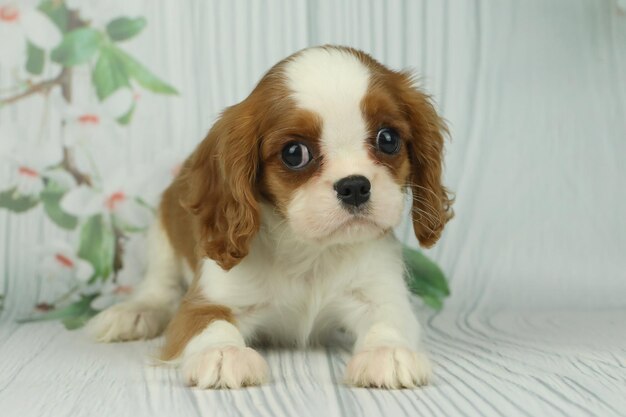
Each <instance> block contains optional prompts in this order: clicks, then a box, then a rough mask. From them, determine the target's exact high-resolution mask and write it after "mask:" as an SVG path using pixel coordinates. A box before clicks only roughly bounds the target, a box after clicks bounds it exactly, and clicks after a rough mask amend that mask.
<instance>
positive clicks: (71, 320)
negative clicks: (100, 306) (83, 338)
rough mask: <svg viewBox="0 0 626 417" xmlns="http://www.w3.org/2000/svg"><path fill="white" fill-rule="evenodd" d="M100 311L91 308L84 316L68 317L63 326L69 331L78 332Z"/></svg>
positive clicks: (63, 321)
mask: <svg viewBox="0 0 626 417" xmlns="http://www.w3.org/2000/svg"><path fill="white" fill-rule="evenodd" d="M98 313H99V311H98V310H94V309H93V308H91V307H90V308H89V309H88V310H86V311H85V312H84V313H83V314H81V315H79V316H74V317H66V318H64V319H63V320H62V323H63V325H64V326H65V328H66V329H67V330H76V329H80V328H81V327H83V326H84V325H85V324H86V323H87V322H88V321H89V319H90V318H92V317H93V316H95V315H96V314H98Z"/></svg>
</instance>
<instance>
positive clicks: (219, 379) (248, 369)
mask: <svg viewBox="0 0 626 417" xmlns="http://www.w3.org/2000/svg"><path fill="white" fill-rule="evenodd" d="M181 371H182V374H183V378H184V379H185V382H186V383H187V384H188V385H191V386H193V385H195V386H197V387H198V388H240V387H244V386H251V385H260V384H262V383H264V382H266V381H267V379H268V374H269V368H268V366H267V363H266V362H265V359H263V357H262V356H261V355H259V354H258V353H257V352H256V351H255V350H254V349H251V348H248V347H246V348H240V347H236V346H228V347H224V348H219V349H207V350H204V351H202V352H198V353H194V354H192V355H190V356H188V357H186V358H185V359H184V360H183V363H182V367H181Z"/></svg>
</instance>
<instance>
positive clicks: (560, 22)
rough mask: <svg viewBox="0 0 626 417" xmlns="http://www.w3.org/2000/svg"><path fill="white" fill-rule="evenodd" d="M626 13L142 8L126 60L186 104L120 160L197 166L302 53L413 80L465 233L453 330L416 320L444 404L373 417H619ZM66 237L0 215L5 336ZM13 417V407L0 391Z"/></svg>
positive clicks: (21, 117)
mask: <svg viewBox="0 0 626 417" xmlns="http://www.w3.org/2000/svg"><path fill="white" fill-rule="evenodd" d="M625 13H626V12H625V11H624V10H622V9H620V8H619V7H618V4H617V3H616V2H614V1H610V0H605V1H603V0H597V1H592V0H550V1H545V0H529V1H497V2H496V1H493V2H488V1H478V0H476V1H461V0H447V1H410V0H405V1H384V2H383V1H373V0H371V1H357V0H353V1H347V0H346V1H332V0H322V1H312V0H311V1H304V0H296V1H293V0H284V1H278V0H273V1H151V2H145V13H144V15H145V16H146V18H147V20H148V27H147V29H146V31H145V33H143V34H142V36H139V37H138V38H137V39H136V40H133V41H130V42H129V43H128V44H127V45H126V48H127V50H129V51H132V52H134V54H135V55H136V56H137V57H139V58H140V59H141V60H142V61H143V62H145V63H146V64H147V66H148V67H150V68H151V69H152V70H153V71H154V72H155V73H157V74H159V75H160V76H161V77H162V78H163V79H165V80H167V81H168V82H169V83H170V84H172V85H173V86H175V87H176V88H177V89H178V90H179V92H180V96H178V97H165V96H156V95H150V94H148V93H146V95H145V96H143V97H142V98H141V101H140V104H141V108H140V109H139V110H138V113H137V115H136V117H135V120H134V121H133V123H132V124H131V126H130V127H129V128H128V129H127V130H126V132H125V133H124V135H125V136H124V140H123V141H122V142H123V145H122V146H120V147H116V148H115V152H116V156H115V158H116V163H117V164H118V165H120V166H121V167H126V168H128V169H129V170H131V171H132V169H133V167H136V166H140V165H143V164H146V163H150V162H151V161H153V160H155V158H158V157H159V156H161V155H163V153H164V152H165V153H172V154H175V155H179V156H180V155H185V154H186V153H187V152H189V151H190V150H191V149H192V148H193V146H194V145H195V144H196V143H197V142H198V141H199V140H200V139H201V138H202V137H203V134H204V133H205V132H206V131H207V129H208V128H209V127H210V125H211V123H212V121H213V120H214V119H215V117H216V115H217V113H218V112H219V111H220V110H221V109H222V108H223V107H225V106H227V105H230V104H233V103H235V102H237V101H239V100H241V99H242V98H244V97H245V96H246V95H247V94H248V93H249V92H250V90H251V88H252V87H253V86H254V84H255V83H256V81H258V79H259V77H260V76H261V75H262V74H263V73H264V71H266V70H267V69H268V68H269V67H270V66H271V65H273V64H274V63H275V62H277V61H278V60H280V59H282V58H283V57H285V56H287V55H289V54H291V53H292V52H294V51H296V50H298V49H300V48H303V47H306V46H308V45H317V44H324V43H336V44H344V45H350V46H353V47H356V48H361V49H364V50H365V51H367V52H369V53H371V54H372V55H373V56H374V57H375V58H377V59H378V60H380V61H381V62H383V63H385V64H386V65H388V66H390V67H393V68H404V67H413V68H415V69H416V70H417V71H418V73H419V74H420V75H421V77H422V79H423V85H424V88H425V89H426V90H427V91H428V92H430V93H431V94H432V95H433V97H434V99H435V101H436V102H437V103H438V107H439V109H440V110H441V112H442V113H443V115H444V116H445V118H446V119H447V120H448V122H449V126H450V132H451V139H452V140H451V141H450V142H449V143H448V146H447V155H446V175H445V177H446V183H447V185H448V186H449V188H450V189H451V190H453V191H454V192H455V193H456V197H457V198H456V203H455V205H454V209H455V212H456V217H455V218H454V220H453V221H452V222H451V223H450V224H449V226H448V228H447V230H446V231H445V233H444V235H443V238H442V239H441V241H440V243H439V244H438V245H437V246H436V247H435V248H434V249H433V250H430V251H428V254H429V256H431V257H433V258H434V259H435V260H436V261H437V262H438V263H439V264H440V265H441V266H442V268H443V269H444V271H445V272H446V274H447V276H448V277H449V280H450V285H451V290H452V296H451V298H449V299H448V300H447V302H446V305H445V307H444V312H443V313H441V314H439V315H432V314H431V313H429V312H424V313H423V316H422V318H423V319H424V321H426V322H427V323H426V327H427V328H426V330H425V333H426V334H427V344H428V346H429V349H430V350H431V351H433V352H434V353H433V355H434V358H435V361H436V364H437V365H438V367H439V370H440V374H439V375H440V377H439V378H440V379H439V380H438V381H439V384H440V387H439V388H438V387H435V388H432V390H431V391H428V390H427V391H425V392H426V394H420V395H422V397H421V398H422V399H423V401H424V402H422V403H419V401H418V403H417V405H416V404H414V403H412V402H411V401H412V400H411V401H409V400H407V398H405V396H400V397H394V396H389V397H387V396H386V395H387V394H376V395H375V396H378V397H376V400H375V401H374V400H372V401H373V402H372V403H371V404H372V405H371V407H372V410H376V409H378V408H376V407H382V408H380V409H381V410H382V409H385V410H393V409H395V408H393V407H397V405H394V404H396V401H397V402H399V403H400V404H401V403H402V402H403V401H405V402H406V406H407V407H409V408H410V407H416V408H417V409H421V410H422V412H425V413H426V411H428V410H430V411H433V412H437V411H439V412H441V414H442V415H451V414H470V415H471V414H475V413H476V412H477V411H478V409H482V410H484V411H485V413H492V414H497V413H499V412H501V411H502V410H505V411H506V413H505V414H506V415H509V416H510V415H524V414H527V410H531V409H532V410H534V411H535V412H529V414H528V415H548V414H550V415H568V416H573V415H590V414H597V415H603V416H608V415H619V414H622V415H623V413H624V414H626V400H625V399H624V395H623V393H624V392H625V391H624V389H626V371H625V367H626V350H625V349H624V346H625V345H626V328H625V326H626V324H625V323H626V297H625V296H626V163H625V158H626V120H625V117H626V14H625ZM40 106H41V103H39V102H38V101H37V99H33V100H29V101H25V102H23V103H20V104H19V105H17V106H12V107H11V108H7V109H1V110H0V123H5V122H8V121H16V122H18V123H21V124H29V123H30V122H31V120H32V118H33V116H34V115H36V114H37V112H38V111H40ZM0 171H2V175H4V177H0V181H5V179H7V180H8V175H9V174H8V173H7V172H6V170H4V169H3V170H0ZM2 178H5V179H2ZM405 229H406V228H405ZM405 229H402V228H401V230H400V235H401V236H402V237H403V238H406V239H408V241H409V242H412V243H414V238H413V237H411V235H410V233H405V232H404V230H405ZM57 233H59V232H58V229H57V228H56V227H54V226H53V225H51V224H50V223H49V222H48V221H47V220H46V219H45V218H44V216H43V214H42V213H41V210H40V209H37V210H35V211H34V212H31V213H28V214H24V215H15V214H11V213H7V212H6V211H4V210H0V265H1V268H2V269H1V270H2V275H0V283H2V284H3V285H0V288H2V287H3V288H4V292H5V294H6V295H7V299H6V303H5V312H4V314H3V316H4V317H3V318H4V319H5V320H3V322H4V323H5V324H6V326H7V327H5V328H9V327H10V328H11V329H12V330H11V332H18V330H16V329H17V328H14V327H13V325H11V324H7V323H8V321H7V320H9V318H11V319H13V318H15V317H17V316H19V315H20V314H24V313H25V312H27V311H29V309H31V308H32V305H33V304H34V302H35V301H36V298H37V297H38V296H39V294H38V291H39V290H38V288H39V287H40V286H39V284H38V282H37V280H38V279H37V278H36V268H37V263H36V262H35V258H34V255H33V247H34V245H35V243H37V242H42V241H46V240H47V239H49V238H50V237H51V236H54V235H55V234H57ZM57 331H59V332H60V331H62V330H61V329H60V328H58V329H57ZM7 334H8V331H7ZM15 334H18V333H15ZM15 337H18V336H15V335H14V339H15ZM20 337H21V339H19V337H18V339H15V340H21V341H22V342H24V341H25V340H26V339H27V336H20ZM72 337H73V338H76V336H72ZM17 343H18V341H14V342H13V346H18V345H17ZM41 343H43V342H41ZM133 349H138V348H136V347H134V348H133ZM1 350H2V342H1V341H0V351H1ZM107 352H109V351H107ZM136 356H137V355H136ZM118 360H122V359H120V357H118ZM279 360H282V359H276V361H279ZM276 363H278V362H276ZM281 363H282V362H281ZM331 368H332V367H331ZM294 372H295V371H294ZM332 372H334V371H333V370H332V369H331V373H332ZM339 374H340V372H339ZM468 380H471V381H472V384H469V383H467V381H468ZM161 382H162V381H161ZM429 389H430V388H429ZM9 392H11V391H9ZM14 392H17V391H14ZM359 392H361V393H362V391H359ZM620 392H621V393H620ZM318 394H319V393H318ZM48 395H51V394H50V393H48ZM200 395H201V394H200ZM242 395H244V394H242ZM246 395H248V394H246ZM250 395H253V394H250ZM268 395H270V396H271V393H270V394H268ZM285 395H286V396H287V397H289V394H285ZM312 395H313V394H312ZM315 395H317V394H315ZM18 397H19V395H18ZM513 397H514V399H512V400H511V399H509V398H513ZM206 398H209V397H206ZM210 398H213V397H210ZM215 398H218V397H215ZM219 398H222V400H216V401H218V402H219V401H226V400H225V399H223V397H221V396H220V397H219ZM241 398H244V397H241ZM403 398H404V399H403ZM3 401H5V402H6V403H7V404H9V405H10V404H12V403H13V400H12V399H10V398H9V396H8V394H4V395H3V394H2V392H1V390H0V403H1V402H3ZM203 401H204V400H203ZM286 401H290V400H288V399H287V400H286ZM294 401H295V400H294ZM336 401H338V402H339V403H340V404H341V407H340V408H337V409H335V408H334V407H333V406H332V405H324V406H320V407H322V408H324V407H328V410H327V411H328V413H329V414H333V415H334V414H338V413H340V412H341V410H343V412H344V415H348V414H349V413H348V414H346V413H345V410H347V409H350V408H351V407H357V406H358V404H359V402H363V401H368V399H367V397H366V394H354V395H353V394H352V391H348V390H346V391H340V393H339V394H338V396H337V398H336ZM379 401H382V404H383V405H381V403H380V402H379ZM407 401H408V402H407ZM387 402H388V403H387ZM295 403H296V404H297V402H295ZM331 403H333V402H332V401H330V402H329V403H328V404H331ZM424 403H425V404H426V405H424ZM203 404H204V403H203ZM520 404H524V405H523V406H520ZM162 406H163V407H165V409H169V408H168V407H170V405H163V404H162ZM59 407H61V408H60V409H59V410H65V409H64V408H62V406H59ZM181 407H182V406H181ZM238 407H242V408H243V409H245V408H246V407H247V406H246V405H245V404H244V405H242V404H239V406H238ZM386 407H387V408H386ZM388 407H391V408H388ZM424 407H426V409H425V408H424ZM201 408H202V407H201ZM337 410H340V411H337ZM398 410H400V409H398ZM425 410H426V411H425ZM248 411H249V410H248ZM361 411H363V410H361ZM366 411H367V410H366ZM305 414H306V413H305ZM427 414H428V413H427ZM389 415H391V414H389Z"/></svg>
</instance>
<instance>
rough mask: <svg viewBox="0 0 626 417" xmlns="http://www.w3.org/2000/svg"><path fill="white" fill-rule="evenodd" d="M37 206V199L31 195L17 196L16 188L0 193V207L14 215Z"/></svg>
mask: <svg viewBox="0 0 626 417" xmlns="http://www.w3.org/2000/svg"><path fill="white" fill-rule="evenodd" d="M37 204H39V198H37V197H35V196H32V195H22V194H18V192H17V188H15V187H13V188H11V189H9V190H6V191H2V192H0V207H3V208H5V209H7V210H10V211H12V212H15V213H22V212H24V211H26V210H30V209H31V208H33V207H35V206H36V205H37Z"/></svg>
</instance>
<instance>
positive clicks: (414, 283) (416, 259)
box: [402, 246, 450, 310]
mask: <svg viewBox="0 0 626 417" xmlns="http://www.w3.org/2000/svg"><path fill="white" fill-rule="evenodd" d="M402 255H403V257H404V263H405V265H406V272H407V281H408V285H409V288H410V290H411V292H413V293H414V294H416V295H418V296H420V297H421V298H422V300H423V301H424V303H425V304H426V305H428V306H430V307H432V308H434V309H435V310H440V309H441V307H442V306H443V299H444V298H446V297H447V296H449V295H450V289H449V288H448V283H447V282H446V277H445V275H444V274H443V272H442V271H441V269H440V268H439V267H438V266H437V264H435V263H434V262H433V261H431V260H430V259H428V258H427V257H426V256H425V255H424V254H423V253H422V252H419V251H417V250H415V249H412V248H409V247H408V246H404V247H403V248H402Z"/></svg>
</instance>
